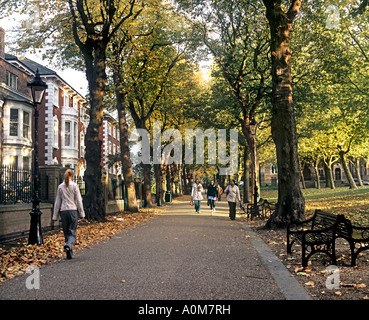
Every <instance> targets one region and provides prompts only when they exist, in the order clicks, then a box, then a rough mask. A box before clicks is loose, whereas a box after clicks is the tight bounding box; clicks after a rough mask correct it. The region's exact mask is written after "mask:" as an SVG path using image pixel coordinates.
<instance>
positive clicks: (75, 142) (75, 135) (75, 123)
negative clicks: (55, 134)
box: [73, 122, 78, 148]
mask: <svg viewBox="0 0 369 320" xmlns="http://www.w3.org/2000/svg"><path fill="white" fill-rule="evenodd" d="M77 128H78V126H77V122H74V128H73V129H74V135H73V139H74V147H75V148H78V139H77V133H78V129H77Z"/></svg>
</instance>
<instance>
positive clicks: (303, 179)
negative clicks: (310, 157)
mask: <svg viewBox="0 0 369 320" xmlns="http://www.w3.org/2000/svg"><path fill="white" fill-rule="evenodd" d="M300 175H301V183H302V189H306V184H305V177H304V170H301V173H300Z"/></svg>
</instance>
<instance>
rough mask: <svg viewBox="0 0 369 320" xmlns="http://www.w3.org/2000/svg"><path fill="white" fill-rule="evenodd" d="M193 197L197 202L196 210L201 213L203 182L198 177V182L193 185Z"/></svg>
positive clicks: (195, 202)
mask: <svg viewBox="0 0 369 320" xmlns="http://www.w3.org/2000/svg"><path fill="white" fill-rule="evenodd" d="M191 197H192V200H193V202H194V204H195V210H196V212H197V213H200V207H201V200H202V199H203V197H202V184H201V183H200V179H199V178H196V182H195V183H194V184H193V185H192V191H191Z"/></svg>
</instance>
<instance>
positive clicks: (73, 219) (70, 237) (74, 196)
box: [52, 169, 85, 259]
mask: <svg viewBox="0 0 369 320" xmlns="http://www.w3.org/2000/svg"><path fill="white" fill-rule="evenodd" d="M73 178H74V173H73V171H72V170H70V169H68V170H67V171H66V172H65V174H64V181H63V183H61V184H60V185H59V187H58V191H57V195H56V200H55V204H54V212H53V217H52V219H53V220H54V221H57V220H58V219H59V216H60V218H61V221H62V228H63V233H64V239H65V244H64V251H65V253H66V255H67V259H72V257H73V244H74V242H75V241H76V231H77V224H78V216H79V217H80V218H82V219H83V218H84V217H85V212H84V210H83V204H82V197H81V193H80V191H79V187H78V185H77V183H75V182H73Z"/></svg>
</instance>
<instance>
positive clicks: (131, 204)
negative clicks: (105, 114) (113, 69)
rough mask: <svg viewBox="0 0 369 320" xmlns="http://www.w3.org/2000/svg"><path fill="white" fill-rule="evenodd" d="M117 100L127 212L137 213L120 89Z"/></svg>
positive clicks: (122, 97)
mask: <svg viewBox="0 0 369 320" xmlns="http://www.w3.org/2000/svg"><path fill="white" fill-rule="evenodd" d="M116 99H117V111H118V119H119V133H120V150H121V161H122V171H123V177H124V185H125V187H126V189H127V210H128V211H130V212H137V211H138V207H137V200H136V188H135V182H134V178H133V170H132V162H131V155H130V150H129V142H128V139H129V135H128V124H127V120H126V109H125V101H124V94H123V93H122V92H120V90H119V89H118V88H117V89H116Z"/></svg>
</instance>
